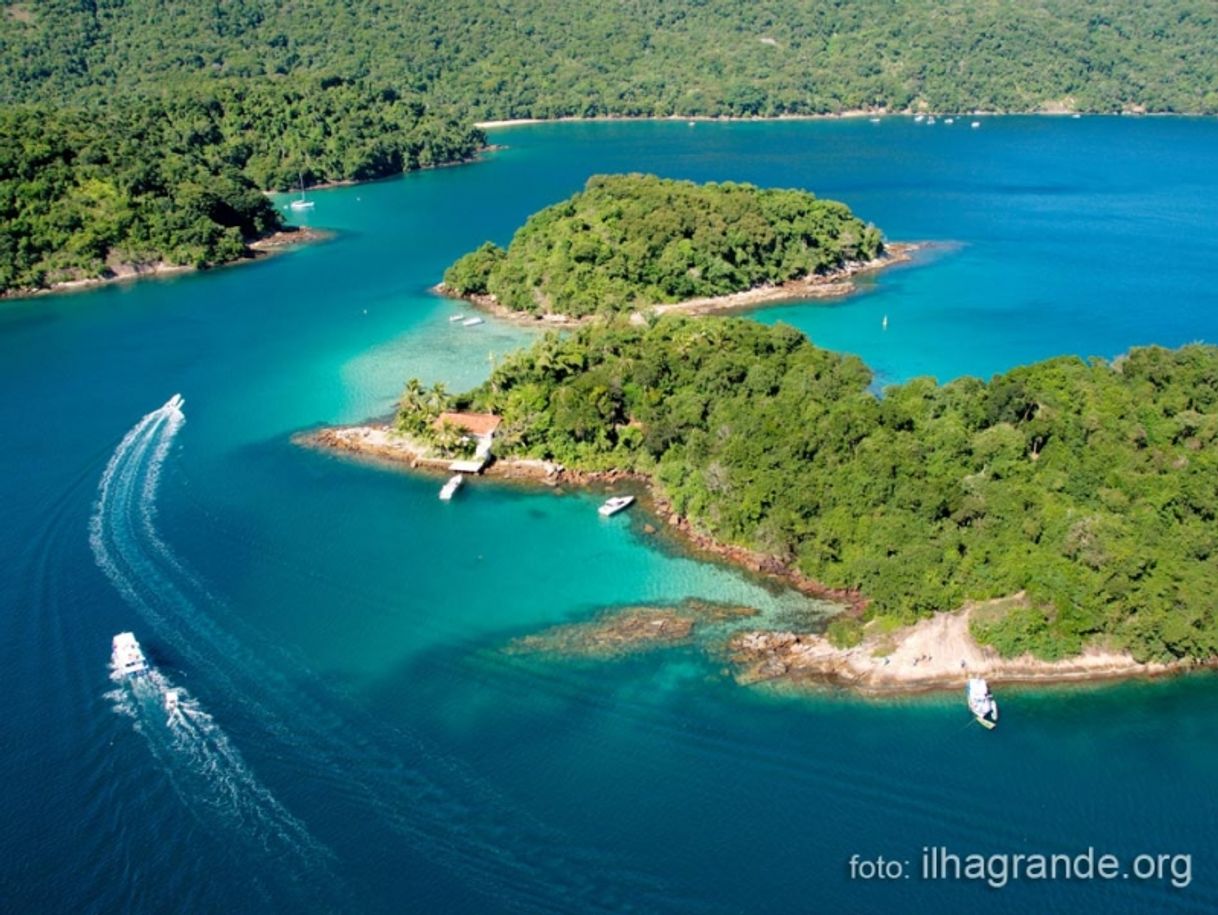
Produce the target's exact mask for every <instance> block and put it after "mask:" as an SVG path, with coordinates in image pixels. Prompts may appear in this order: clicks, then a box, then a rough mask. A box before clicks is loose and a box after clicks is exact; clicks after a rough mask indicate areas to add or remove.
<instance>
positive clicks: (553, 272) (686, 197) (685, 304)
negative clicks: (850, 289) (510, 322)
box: [442, 174, 908, 321]
mask: <svg viewBox="0 0 1218 915" xmlns="http://www.w3.org/2000/svg"><path fill="white" fill-rule="evenodd" d="M886 253H887V252H886V249H885V244H884V240H883V236H882V234H881V233H880V230H879V229H877V228H876V227H875V226H873V225H869V224H867V223H865V222H863V220H861V219H859V218H858V217H857V216H855V215H854V214H853V213H852V212H851V211H850V209H849V207H847V206H846V205H845V204H843V203H839V202H837V201H834V200H823V199H820V198H818V197H816V196H815V195H813V194H811V193H809V192H808V191H804V190H795V189H778V188H760V187H757V186H755V185H752V184H739V183H735V182H722V183H716V182H711V183H707V184H695V183H694V182H692V181H679V180H673V179H668V178H659V177H657V176H655V175H645V174H625V175H593V176H592V177H591V178H589V179H588V181H587V183H586V184H585V186H584V189H583V190H582V191H579V192H577V193H575V194H573V195H572V196H571V197H569V198H567V199H566V200H563V201H560V202H558V203H556V204H553V205H551V206H548V207H546V208H545V209H543V210H540V211H539V212H537V213H534V214H533V215H532V216H530V217H529V218H528V219H527V220H526V221H525V223H524V225H522V226H521V227H520V228H519V229H517V230H516V233H515V234H514V235H513V236H512V240H511V242H510V244H508V246H507V248H501V247H499V246H498V245H496V244H494V243H492V242H489V241H488V242H485V243H484V244H482V245H481V246H480V247H479V248H477V249H475V250H474V251H470V252H469V253H467V254H465V255H463V256H462V257H460V258H458V259H457V260H456V261H455V262H454V263H453V264H451V265H450V266H449V267H448V269H447V270H445V271H444V279H443V284H442V290H443V291H445V292H447V293H449V294H452V295H455V296H459V297H468V298H469V299H470V300H471V301H473V302H475V303H477V304H480V305H482V307H485V308H492V309H496V310H498V311H499V313H504V314H506V313H510V312H517V313H520V314H523V315H526V316H530V317H534V318H542V319H548V320H553V321H562V320H564V319H580V318H586V317H590V316H593V315H597V316H601V317H606V316H609V315H620V314H629V313H639V312H643V313H645V312H646V311H648V310H649V309H659V310H663V309H669V310H677V311H681V310H695V311H697V310H702V309H716V308H720V307H733V306H743V305H747V304H750V303H754V302H759V301H765V300H767V299H769V298H775V297H777V298H792V297H800V295H801V294H812V295H815V294H816V293H815V290H816V288H817V287H821V286H824V285H825V284H826V283H831V282H832V280H834V279H842V278H844V277H848V276H850V275H852V274H854V273H857V272H859V271H860V270H863V269H866V268H868V267H872V268H874V267H877V266H879V265H880V264H882V263H883V262H884V261H885V260H886ZM898 253H899V254H900V256H902V257H904V256H906V255H907V254H908V251H907V250H904V249H899V251H898ZM887 259H891V258H887ZM830 291H831V292H832V291H837V292H841V291H843V290H842V289H838V290H830ZM732 296H740V297H742V298H740V299H739V300H735V301H734V300H733V299H732V298H730V297H732Z"/></svg>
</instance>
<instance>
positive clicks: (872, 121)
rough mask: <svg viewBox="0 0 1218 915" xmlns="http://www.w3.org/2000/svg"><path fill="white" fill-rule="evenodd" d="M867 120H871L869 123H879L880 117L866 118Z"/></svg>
mask: <svg viewBox="0 0 1218 915" xmlns="http://www.w3.org/2000/svg"><path fill="white" fill-rule="evenodd" d="M867 120H869V121H871V123H872V124H878V123H880V119H879V118H868V119H867Z"/></svg>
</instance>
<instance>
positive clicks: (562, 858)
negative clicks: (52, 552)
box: [89, 395, 658, 912]
mask: <svg viewBox="0 0 1218 915" xmlns="http://www.w3.org/2000/svg"><path fill="white" fill-rule="evenodd" d="M183 403H184V402H183V400H182V398H181V396H179V395H175V396H174V397H172V398H170V399H169V400H168V401H167V402H166V403H165V404H164V405H162V406H161V407H160V408H158V409H156V410H153V411H152V412H151V413H148V414H147V415H145V416H144V417H142V418H141V419H140V421H139V422H138V423H136V424H135V426H133V427H132V429H131V430H130V431H129V432H128V433H127V434H126V435H125V436H124V437H123V439H122V441H121V442H120V443H119V445H118V447H117V448H116V449H115V451H114V454H113V455H112V456H111V458H110V460H109V461H108V462H107V464H106V468H105V470H104V472H103V473H102V477H101V481H100V482H99V484H98V496H97V501H96V504H95V506H94V512H93V515H92V517H91V518H90V522H89V543H90V546H91V547H92V550H93V554H94V557H95V559H96V562H97V565H98V567H99V568H100V569H101V570H102V572H103V573H104V574H105V575H106V576H107V578H109V580H110V581H111V582H112V583H113V584H114V586H115V588H116V589H117V590H118V591H119V593H120V594H122V595H123V596H124V597H125V598H126V599H127V600H128V602H129V603H130V604H131V605H132V606H133V607H134V608H135V609H136V610H137V611H138V612H139V613H140V615H141V616H142V617H143V619H144V621H145V623H146V624H147V625H148V626H149V627H150V628H151V629H152V631H154V632H155V633H156V636H157V639H158V640H159V641H160V642H161V644H163V645H166V646H170V647H172V648H173V649H174V651H175V652H176V653H177V654H178V655H180V656H181V658H182V659H183V661H184V662H185V663H186V664H187V665H188V666H189V667H190V668H191V670H192V671H193V672H195V673H197V674H199V675H200V676H202V677H204V678H205V681H206V682H207V683H208V685H209V687H210V688H212V689H213V690H215V691H216V692H217V693H218V694H220V695H224V696H227V697H230V698H231V699H232V700H233V701H234V702H240V703H241V704H242V707H243V709H244V711H245V712H246V713H247V714H249V715H251V716H252V717H253V718H254V719H255V720H256V721H257V722H258V724H259V725H260V726H261V727H263V728H265V729H266V732H267V734H268V736H272V737H274V738H275V739H276V740H277V741H279V743H280V745H281V746H282V747H284V748H286V749H288V750H289V752H290V755H291V757H292V758H293V759H294V760H296V761H297V763H298V764H299V763H303V762H305V761H306V760H307V761H309V762H310V763H311V764H312V766H313V768H314V770H315V771H316V772H317V773H318V774H323V773H324V777H325V778H326V779H327V780H329V781H330V782H331V783H332V784H334V785H335V786H336V787H338V788H339V790H340V791H341V792H342V793H343V795H344V797H345V798H346V799H347V800H349V801H351V802H353V803H354V804H356V805H357V806H358V807H359V808H361V809H362V810H363V811H365V813H367V814H371V815H372V816H373V817H374V818H375V819H376V820H378V821H379V822H380V823H381V824H383V825H384V826H387V827H388V828H389V829H391V830H392V831H393V832H395V833H397V834H398V835H399V836H401V837H402V838H403V839H405V840H406V841H407V842H408V843H409V844H410V845H411V846H412V847H413V848H414V849H416V850H417V851H418V852H419V853H420V854H421V855H423V856H425V857H427V858H430V859H431V860H433V861H434V862H435V863H436V864H438V865H440V866H442V867H444V868H445V869H447V870H449V871H451V872H452V873H454V874H456V875H459V876H460V877H461V878H462V879H463V880H464V881H465V882H466V883H467V884H468V885H470V886H471V887H477V888H478V889H479V890H480V891H482V892H484V893H486V894H487V895H488V896H490V897H491V898H494V899H495V900H496V902H497V904H498V906H499V907H501V908H505V909H513V910H517V911H527V912H542V911H554V912H563V911H568V910H569V906H570V903H571V901H572V900H577V901H578V904H579V907H580V908H581V909H582V910H585V911H590V912H591V911H616V910H620V909H621V908H622V907H623V904H624V903H625V902H626V900H629V899H632V898H633V899H634V900H638V899H645V898H652V894H653V893H654V892H655V891H656V890H657V889H658V887H656V886H654V885H652V884H651V882H650V881H649V880H648V879H646V878H642V879H641V880H640V878H641V875H637V874H633V873H631V874H627V873H621V872H618V873H615V874H612V875H609V874H604V873H603V872H602V865H603V862H600V861H585V860H581V859H580V856H579V855H578V854H577V853H576V849H573V848H571V847H569V846H568V845H567V844H566V843H565V841H564V840H563V839H562V837H561V836H559V835H556V834H553V833H551V832H550V831H549V830H547V829H546V828H545V827H544V826H543V825H542V824H539V823H535V822H531V820H530V818H529V817H528V816H527V814H525V813H524V812H523V811H520V810H519V809H517V808H515V807H514V806H513V805H510V804H507V803H505V802H504V801H503V800H502V798H499V797H497V796H495V795H494V794H493V792H490V791H488V790H487V787H486V786H485V785H484V784H482V783H481V782H480V781H478V780H477V779H475V778H473V777H472V776H471V775H469V774H468V773H466V772H464V771H461V770H460V767H458V766H456V765H455V764H454V762H453V761H452V760H450V759H447V758H445V757H443V756H441V755H438V754H436V753H435V751H434V750H433V749H432V748H430V747H427V746H425V745H423V744H422V743H421V742H419V741H416V740H415V739H414V738H413V736H412V735H409V734H404V733H400V732H395V734H394V736H393V739H392V740H390V741H388V745H387V742H386V740H383V739H379V738H378V737H377V736H375V734H374V731H375V728H374V727H371V726H369V727H364V726H360V727H357V728H352V727H350V724H351V722H350V721H349V720H348V719H347V716H342V717H339V716H336V715H335V713H334V710H333V708H332V703H331V702H330V701H329V699H328V698H327V695H328V693H326V691H325V690H324V689H320V688H319V687H317V685H316V684H312V685H311V684H310V683H309V678H308V677H307V676H306V675H305V674H304V672H303V671H299V670H297V669H296V668H292V667H283V669H284V670H286V669H293V670H294V671H296V673H295V674H294V678H293V679H292V680H291V681H290V682H289V681H288V680H287V679H285V677H284V675H283V673H282V671H281V670H280V669H277V668H276V667H268V666H267V664H266V663H265V661H264V659H263V658H261V657H259V656H257V655H255V654H254V653H252V652H251V651H250V650H249V648H248V646H247V645H245V644H244V643H243V642H242V641H241V640H239V639H237V638H236V637H234V635H233V634H232V633H231V632H228V631H226V630H224V629H222V628H220V627H218V626H217V625H216V624H215V622H214V621H213V619H212V617H211V616H210V614H208V613H207V612H206V610H205V608H206V607H208V606H211V605H213V604H214V603H215V600H214V598H212V597H211V596H210V595H209V594H208V593H207V590H206V588H205V587H204V586H203V585H202V584H201V583H200V582H198V580H197V579H196V578H195V576H194V575H193V574H192V573H191V572H190V570H189V569H187V568H186V567H185V566H184V564H183V563H182V562H181V561H180V560H179V559H178V557H177V556H176V555H175V554H174V553H173V551H172V550H171V549H170V547H169V546H168V544H166V543H165V541H164V540H163V539H162V537H161V535H160V533H159V531H158V530H157V528H156V524H155V522H156V516H157V510H156V497H157V490H158V487H159V484H160V480H161V471H162V468H163V466H164V464H165V461H166V460H167V458H168V456H169V454H170V451H171V450H172V447H173V443H174V441H175V438H176V436H177V435H178V433H179V432H180V431H181V429H182V427H183V425H184V424H185V415H184V414H183V412H182V406H183ZM264 647H265V646H264ZM267 650H270V651H272V652H275V651H277V650H278V649H277V648H276V646H273V645H272V646H269V648H268V649H267ZM126 692H127V693H130V690H127V691H126ZM286 696H292V697H293V705H292V707H291V708H290V709H285V708H284V705H283V702H284V697H286ZM133 698H134V697H130V696H129V697H125V698H124V697H120V698H119V699H116V701H115V709H116V711H119V712H124V713H125V710H126V708H127V707H128V706H129V705H131V707H132V708H134V707H135V706H134V705H132V702H133ZM162 701H163V698H162ZM146 704H147V705H149V706H156V703H155V702H150V703H146ZM194 711H195V712H196V713H200V712H201V710H198V709H197V706H196V707H195V709H194ZM160 714H161V715H162V717H163V711H162V712H161V713H160ZM203 714H205V713H203ZM136 718H137V722H136V724H137V727H138V728H139V729H140V730H141V731H143V732H150V729H151V727H152V725H151V724H146V723H145V722H144V721H143V719H142V718H141V717H140V716H139V715H136ZM183 719H184V721H183V725H182V727H183V728H184V729H185V730H184V732H183V733H184V734H186V735H188V736H190V737H191V739H190V741H189V742H187V743H185V744H183V745H181V746H179V747H178V748H177V749H176V750H174V746H177V745H168V744H164V742H162V743H159V744H157V746H158V747H160V757H159V758H161V759H162V762H163V764H164V765H165V767H166V769H167V770H168V771H179V772H180V771H188V772H193V773H196V777H195V778H194V782H198V780H199V779H198V777H197V773H199V772H211V773H214V774H215V779H216V780H215V782H214V783H211V784H206V783H205V784H203V785H202V786H198V785H196V787H195V788H192V789H186V788H183V789H181V790H180V792H179V793H186V794H187V795H188V796H193V795H189V791H192V790H193V791H196V792H198V793H199V794H200V795H201V796H204V797H211V798H213V799H214V798H215V797H216V796H220V797H227V809H229V810H230V811H233V810H235V811H237V812H238V813H239V811H241V810H253V811H256V812H257V811H260V812H257V813H255V814H254V815H253V819H252V821H247V819H246V818H244V817H242V816H241V815H237V816H236V819H235V820H234V821H232V822H236V823H238V824H245V825H249V824H250V823H251V822H252V825H253V827H254V830H255V832H258V833H259V834H261V833H262V832H265V831H266V830H265V829H264V825H263V824H262V822H261V819H260V818H262V817H266V818H270V819H271V820H272V821H273V820H274V819H275V818H276V817H279V816H285V817H289V819H284V820H282V822H281V828H282V832H283V834H284V835H286V836H297V838H298V841H299V842H301V844H302V845H304V846H305V847H312V845H314V844H315V843H312V840H311V839H310V840H308V842H306V841H305V839H304V838H301V836H305V837H307V833H301V832H300V831H299V830H302V829H303V826H301V825H300V824H299V821H295V820H294V819H290V815H289V814H287V811H286V810H283V808H282V807H281V806H279V805H278V803H277V802H275V801H274V798H272V797H270V795H269V793H266V794H263V792H264V791H265V789H263V788H262V787H261V786H260V785H259V784H258V783H257V782H256V781H255V780H253V776H252V775H249V774H248V770H245V771H246V774H245V775H242V774H240V773H241V772H242V770H241V769H240V768H238V767H237V764H236V762H234V761H233V759H232V758H231V757H230V756H229V755H228V754H227V752H226V748H230V749H231V745H229V744H228V743H227V738H225V740H224V742H223V743H222V744H215V743H209V742H208V741H207V740H206V739H204V738H206V737H207V736H208V735H209V734H214V733H216V732H217V731H218V729H213V726H214V722H211V721H210V716H208V719H207V721H208V722H209V723H208V726H207V727H203V726H202V725H201V724H200V723H199V722H200V719H199V718H198V717H197V716H196V717H194V718H192V717H191V716H190V715H187V714H186V713H185V710H184V714H183ZM192 722H193V727H194V728H195V729H194V730H192V729H191V727H192ZM364 724H368V723H367V722H364ZM158 727H159V728H160V729H161V730H163V729H164V725H163V724H159V725H158ZM152 733H159V731H156V732H152ZM340 733H341V734H344V735H345V736H344V737H343V738H342V739H339V738H338V737H337V735H338V734H340ZM381 736H382V737H383V736H384V735H381ZM150 743H152V741H151V740H150ZM204 749H206V753H204ZM233 752H235V751H233ZM183 760H191V761H192V764H191V767H186V768H185V769H183V768H182V767H181V765H180V764H181V763H182V762H183ZM407 760H409V762H407ZM175 764H176V765H175ZM240 765H241V766H242V767H243V766H244V763H241V764H240ZM222 786H226V787H224V790H223V791H221V790H220V789H221V787H222ZM454 786H455V787H454ZM225 792H228V793H227V794H226V793H225ZM234 792H235V793H236V794H234ZM184 799H185V798H184ZM471 803H472V806H471ZM298 827H299V829H298ZM259 831H261V832H259ZM509 834H511V835H513V836H514V840H515V841H513V842H506V841H504V837H505V836H507V835H509ZM526 835H528V837H529V839H530V841H526V842H525V843H524V847H523V848H522V849H521V851H517V850H516V848H520V842H519V840H520V839H521V838H524V837H525V836H526ZM281 838H282V837H281ZM513 846H515V848H514V847H513ZM606 896H608V897H609V898H605V897H606Z"/></svg>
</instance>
